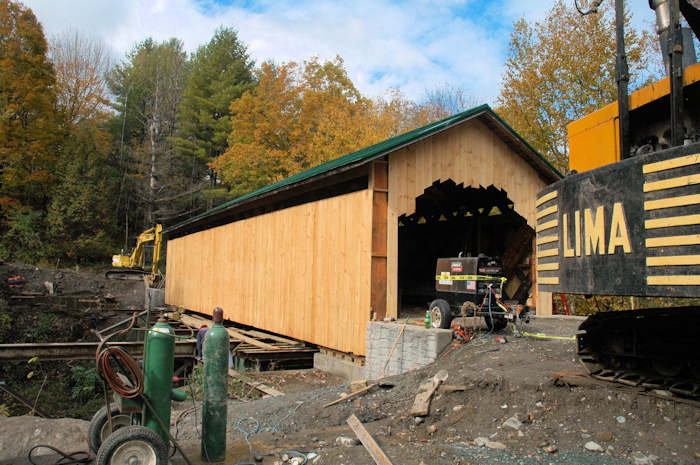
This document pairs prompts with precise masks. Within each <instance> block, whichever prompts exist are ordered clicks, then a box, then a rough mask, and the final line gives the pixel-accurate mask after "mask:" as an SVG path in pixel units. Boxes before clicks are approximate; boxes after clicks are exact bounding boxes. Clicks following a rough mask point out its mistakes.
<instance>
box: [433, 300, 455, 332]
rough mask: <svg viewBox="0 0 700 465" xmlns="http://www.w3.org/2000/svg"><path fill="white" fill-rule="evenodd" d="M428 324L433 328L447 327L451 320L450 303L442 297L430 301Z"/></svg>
mask: <svg viewBox="0 0 700 465" xmlns="http://www.w3.org/2000/svg"><path fill="white" fill-rule="evenodd" d="M428 311H429V312H430V324H431V325H432V326H433V328H442V329H447V328H449V327H450V322H451V321H452V314H451V312H450V304H448V303H447V301H446V300H444V299H435V300H433V301H432V302H430V307H429V310H428Z"/></svg>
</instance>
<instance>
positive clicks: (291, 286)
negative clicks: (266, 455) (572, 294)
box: [166, 105, 560, 355]
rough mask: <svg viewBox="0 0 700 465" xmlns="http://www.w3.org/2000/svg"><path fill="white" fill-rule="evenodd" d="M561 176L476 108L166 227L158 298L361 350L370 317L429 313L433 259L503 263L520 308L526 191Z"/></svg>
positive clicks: (529, 210) (528, 226) (529, 199)
mask: <svg viewBox="0 0 700 465" xmlns="http://www.w3.org/2000/svg"><path fill="white" fill-rule="evenodd" d="M559 178H560V175H559V174H558V172H557V171H556V170H555V169H554V168H553V167H552V166H551V165H550V164H549V163H547V161H545V160H544V159H543V158H542V157H541V156H540V155H539V154H538V153H537V152H535V150H534V149H533V148H532V147H530V145H528V144H527V142H525V141H524V140H523V139H522V138H521V137H520V136H519V135H518V134H517V133H515V131H513V129H511V128H510V127H509V126H508V125H507V124H506V123H505V122H504V121H503V120H502V119H501V118H500V117H499V116H498V115H497V114H496V113H494V112H493V111H492V110H491V108H489V107H488V106H487V105H482V106H479V107H476V108H473V109H471V110H468V111H465V112H463V113H459V114H457V115H454V116H452V117H449V118H446V119H444V120H441V121H438V122H435V123H432V124H429V125H427V126H424V127H421V128H418V129H415V130H413V131H410V132H408V133H405V134H402V135H399V136H396V137H393V138H391V139H388V140H385V141H384V142H380V143H378V144H375V145H373V146H370V147H367V148H364V149H362V150H359V151H357V152H353V153H350V154H348V155H345V156H343V157H341V158H338V159H335V160H332V161H329V162H327V163H324V164H322V165H319V166H316V167H314V168H311V169H309V170H307V171H305V172H303V173H299V174H297V175H294V176H291V177H290V178H287V179H285V180H283V181H280V182H278V183H276V184H272V185H270V186H267V187H265V188H262V189H260V190H258V191H256V192H253V193H250V194H248V195H245V196H243V197H240V198H237V199H235V200H232V201H230V202H227V203H224V204H222V205H220V206H218V207H216V208H214V209H212V210H209V211H207V212H205V213H203V214H201V215H199V216H195V217H193V218H191V219H189V220H187V221H184V222H182V223H180V224H178V225H176V226H173V227H171V228H170V229H169V230H167V231H166V233H167V234H168V239H169V240H168V248H167V271H166V303H167V304H169V305H177V306H180V307H184V308H186V309H190V310H194V311H197V312H201V313H205V314H210V313H211V311H212V309H213V308H214V307H216V306H220V307H222V308H223V309H224V316H225V318H226V319H228V320H231V321H235V322H237V323H241V324H244V325H250V326H253V327H257V328H260V329H264V330H267V331H271V332H274V333H278V334H281V335H285V336H289V337H293V338H296V339H300V340H303V341H307V342H310V343H313V344H317V345H319V346H321V347H325V348H328V349H332V350H336V351H341V352H346V353H353V354H356V355H364V354H365V331H366V326H367V322H368V321H369V320H370V319H372V318H373V317H374V318H377V319H381V318H384V317H387V316H392V317H395V318H398V317H400V316H401V313H402V312H403V311H404V309H409V308H413V309H414V310H415V309H416V308H420V307H422V308H427V303H428V302H429V301H430V300H431V299H432V298H431V294H432V293H433V289H434V286H435V281H434V280H435V261H436V259H437V258H438V257H450V256H456V255H457V254H458V253H459V252H460V251H463V252H465V253H471V254H472V255H476V254H478V253H486V254H487V255H491V256H494V255H495V256H501V257H503V260H504V267H505V268H506V273H507V275H508V276H509V283H508V286H507V287H506V293H507V294H508V297H510V298H516V299H518V300H521V301H524V300H525V299H526V298H527V295H528V293H529V292H530V289H531V287H532V285H533V281H534V270H533V269H532V268H531V265H529V263H531V261H530V260H529V259H530V254H531V251H532V250H533V241H534V230H533V228H534V225H535V224H536V210H535V198H536V194H537V193H538V191H540V190H541V189H542V188H543V187H545V186H546V185H548V184H550V183H552V182H553V181H556V180H557V179H559ZM548 305H551V299H548V298H546V297H544V298H539V299H538V306H539V307H541V309H542V310H544V311H545V312H546V311H547V306H548Z"/></svg>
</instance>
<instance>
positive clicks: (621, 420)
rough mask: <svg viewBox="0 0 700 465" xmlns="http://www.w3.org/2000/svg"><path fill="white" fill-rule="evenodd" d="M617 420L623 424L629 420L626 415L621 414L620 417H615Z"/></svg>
mask: <svg viewBox="0 0 700 465" xmlns="http://www.w3.org/2000/svg"><path fill="white" fill-rule="evenodd" d="M615 420H617V422H618V423H619V424H623V423H624V422H625V421H627V420H626V419H625V417H623V416H622V415H620V416H619V417H617V418H615Z"/></svg>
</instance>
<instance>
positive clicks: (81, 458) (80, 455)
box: [27, 444, 92, 465]
mask: <svg viewBox="0 0 700 465" xmlns="http://www.w3.org/2000/svg"><path fill="white" fill-rule="evenodd" d="M42 447H43V448H45V449H50V450H52V451H54V452H55V453H57V454H58V455H60V456H61V457H60V458H58V459H57V460H56V461H55V462H54V465H76V464H83V463H84V464H87V463H90V462H92V457H90V453H89V452H87V451H84V450H80V451H77V452H70V453H66V452H63V451H62V450H61V449H59V448H57V447H53V446H49V445H45V444H39V445H37V446H34V447H32V448H31V449H29V452H28V453H27V460H28V461H29V462H30V463H31V464H32V465H40V464H38V463H36V462H35V461H34V458H33V457H32V453H33V452H34V451H35V450H37V449H40V448H42Z"/></svg>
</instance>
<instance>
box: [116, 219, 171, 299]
mask: <svg viewBox="0 0 700 465" xmlns="http://www.w3.org/2000/svg"><path fill="white" fill-rule="evenodd" d="M162 244H163V225H161V224H157V225H155V226H154V227H152V228H149V229H147V230H145V231H144V232H142V233H141V234H139V237H138V239H137V240H136V247H134V250H133V251H132V252H131V255H123V250H122V254H119V255H113V256H112V269H111V270H109V271H107V272H106V273H105V276H106V277H107V278H109V279H141V278H142V277H143V276H148V279H149V284H150V285H151V286H155V285H157V284H158V283H159V282H160V280H161V278H162V273H161V272H160V269H159V268H158V264H159V262H160V253H161V246H162Z"/></svg>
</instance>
